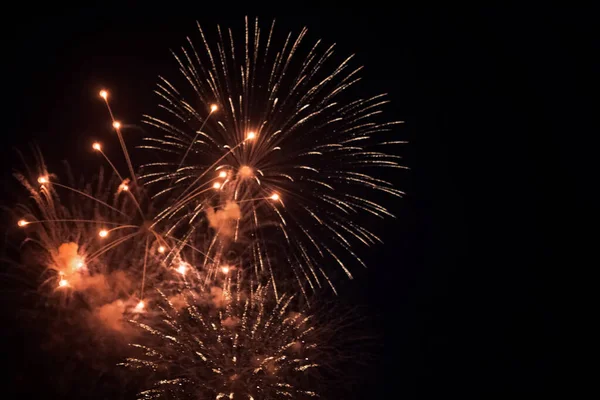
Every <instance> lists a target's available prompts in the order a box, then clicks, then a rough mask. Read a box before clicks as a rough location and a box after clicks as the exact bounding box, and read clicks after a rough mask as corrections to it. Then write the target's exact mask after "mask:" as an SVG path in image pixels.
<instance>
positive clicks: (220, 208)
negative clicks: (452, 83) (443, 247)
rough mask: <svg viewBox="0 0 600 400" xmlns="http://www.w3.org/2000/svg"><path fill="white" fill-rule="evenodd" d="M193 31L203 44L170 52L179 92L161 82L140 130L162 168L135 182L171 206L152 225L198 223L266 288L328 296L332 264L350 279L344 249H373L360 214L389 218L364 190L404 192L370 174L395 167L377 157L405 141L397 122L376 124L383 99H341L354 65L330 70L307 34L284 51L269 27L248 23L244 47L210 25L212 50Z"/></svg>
mask: <svg viewBox="0 0 600 400" xmlns="http://www.w3.org/2000/svg"><path fill="white" fill-rule="evenodd" d="M199 33H200V43H201V45H200V46H199V47H195V46H194V45H193V44H192V41H191V40H190V39H188V41H189V45H188V46H185V47H183V48H182V49H181V50H180V51H179V52H178V53H176V54H175V57H176V59H177V62H178V64H179V69H180V71H181V72H182V74H183V77H184V78H185V84H183V85H181V87H179V86H177V85H175V84H174V83H171V82H170V81H168V80H166V79H164V78H161V82H160V84H159V85H158V89H157V90H156V93H157V94H158V95H159V96H160V97H161V100H162V103H161V109H162V111H163V113H162V116H161V117H156V116H146V117H145V121H144V122H146V123H147V124H149V125H151V126H153V127H155V128H158V129H160V131H162V132H163V133H164V136H163V137H161V138H156V137H152V138H148V139H147V144H146V145H145V146H143V147H144V148H146V149H150V150H153V151H159V152H162V153H163V154H165V157H166V159H165V161H163V162H156V163H151V164H147V165H145V166H144V169H143V170H144V174H143V175H142V179H143V181H144V182H145V183H146V184H148V185H151V184H154V185H158V186H159V188H160V189H159V190H157V196H161V195H166V194H174V195H175V199H176V200H175V201H174V202H173V203H172V204H171V206H170V207H168V208H165V209H164V210H163V212H162V213H161V214H160V215H159V219H163V218H164V219H173V220H178V221H180V222H181V224H191V225H195V226H198V225H199V224H202V220H203V218H202V217H206V218H204V220H207V223H208V225H209V226H210V227H211V228H213V229H214V230H215V232H216V235H215V238H214V240H215V242H216V243H217V242H219V241H221V242H226V243H229V244H231V243H245V244H244V246H243V247H244V248H245V249H246V250H247V252H248V255H249V256H250V257H251V258H252V259H253V261H252V262H253V265H254V266H255V267H256V269H257V272H258V273H259V274H260V275H263V276H267V277H268V278H269V279H270V280H271V282H280V281H285V280H287V279H288V278H289V276H292V277H294V279H295V280H296V281H297V282H298V283H299V285H300V287H301V288H302V290H303V291H304V290H305V287H306V286H309V287H310V288H312V289H316V288H317V287H321V286H322V285H323V284H325V285H327V284H329V285H331V287H333V284H332V281H331V279H330V276H329V275H330V274H331V270H330V269H328V268H324V266H325V265H329V264H332V263H333V264H337V265H338V267H341V270H343V271H344V272H345V274H346V275H347V276H348V277H350V278H352V273H351V271H350V269H349V268H348V267H347V265H346V261H345V259H347V258H348V256H350V258H351V259H353V260H355V261H356V262H358V263H361V264H362V261H361V260H360V259H359V257H358V256H357V255H356V253H355V252H354V251H353V250H352V244H353V243H356V242H360V243H362V244H365V245H372V244H374V243H376V242H378V241H380V239H379V238H378V237H377V236H376V235H375V234H374V233H372V232H370V231H369V230H368V229H367V228H365V227H364V226H362V225H361V224H360V223H359V222H357V219H356V218H357V216H358V215H359V214H367V215H370V216H372V217H377V218H383V217H385V216H391V213H390V212H389V211H388V210H386V209H385V208H384V207H383V206H382V205H380V204H378V203H377V202H375V201H373V200H372V199H370V198H369V192H373V193H376V192H382V193H385V194H389V195H392V196H401V195H402V192H400V191H399V190H397V189H394V188H393V187H392V185H391V183H390V182H387V181H385V180H384V179H381V178H379V177H377V173H378V171H379V170H381V169H383V168H403V167H402V165H401V164H399V161H398V158H399V157H398V156H394V155H390V154H388V153H385V152H384V151H383V150H382V149H384V148H385V147H386V146H387V145H391V144H397V143H403V142H401V141H397V140H389V139H388V137H389V135H388V133H389V132H390V131H391V130H392V128H393V127H394V125H395V124H398V123H399V122H389V121H386V120H385V119H384V118H383V117H382V112H383V111H382V109H383V107H384V106H385V105H386V104H387V103H388V100H387V99H386V97H385V95H376V96H372V97H368V98H355V99H350V98H349V97H351V96H347V95H345V94H344V93H345V92H348V91H350V89H351V88H352V87H353V86H354V85H355V84H356V83H357V82H358V81H359V77H358V73H359V71H360V70H361V67H351V65H352V57H348V58H347V59H345V60H343V61H341V63H339V62H337V63H336V61H335V57H334V46H333V45H332V46H326V45H324V44H323V43H322V42H321V41H320V40H319V41H317V42H316V43H314V44H313V45H309V44H308V43H305V42H306V41H307V39H306V38H305V37H306V35H307V31H306V29H303V30H301V31H300V33H299V34H298V35H297V36H293V35H292V34H289V35H288V36H287V37H286V39H285V41H284V42H283V44H282V45H281V46H279V45H278V44H277V43H276V42H277V40H276V38H275V35H274V24H273V25H271V27H270V29H267V30H263V29H262V28H260V27H259V24H258V21H256V22H255V23H254V24H252V23H251V22H249V21H248V19H246V25H245V32H244V36H243V40H244V41H243V45H242V46H239V45H238V44H236V43H237V39H235V38H234V37H235V36H234V34H233V32H232V30H231V29H227V30H225V29H221V27H218V28H217V40H216V45H210V44H209V39H208V38H207V36H206V35H205V33H204V31H203V30H202V28H200V26H199ZM161 184H162V186H160V185H161ZM228 208H229V211H231V210H232V209H233V208H235V213H231V212H228ZM219 212H221V215H220V216H221V217H222V218H218V219H216V218H214V216H215V215H218V213H219ZM275 238H277V239H275ZM267 239H269V241H270V243H268V244H267ZM222 248H223V247H222V246H221V247H219V246H214V247H213V248H212V250H213V251H214V252H215V253H218V252H219V251H221V249H222ZM274 263H277V264H278V265H289V266H290V267H291V272H292V275H290V274H289V271H287V272H286V271H279V270H275V269H274V268H273V264H274ZM328 271H329V272H328ZM275 290H276V291H277V288H276V287H275ZM334 290H335V289H334Z"/></svg>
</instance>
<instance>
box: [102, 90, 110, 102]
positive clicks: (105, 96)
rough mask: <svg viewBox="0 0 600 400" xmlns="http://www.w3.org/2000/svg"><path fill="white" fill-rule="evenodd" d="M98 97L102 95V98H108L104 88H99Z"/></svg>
mask: <svg viewBox="0 0 600 400" xmlns="http://www.w3.org/2000/svg"><path fill="white" fill-rule="evenodd" d="M100 97H102V98H103V99H104V100H106V99H107V98H108V92H107V91H106V90H101V91H100Z"/></svg>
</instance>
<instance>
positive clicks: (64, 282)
mask: <svg viewBox="0 0 600 400" xmlns="http://www.w3.org/2000/svg"><path fill="white" fill-rule="evenodd" d="M68 284H69V281H67V280H66V279H61V280H60V281H59V282H58V286H60V287H65V286H67V285H68Z"/></svg>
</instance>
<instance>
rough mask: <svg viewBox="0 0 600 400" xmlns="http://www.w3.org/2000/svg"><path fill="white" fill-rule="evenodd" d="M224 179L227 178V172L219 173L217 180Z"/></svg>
mask: <svg viewBox="0 0 600 400" xmlns="http://www.w3.org/2000/svg"><path fill="white" fill-rule="evenodd" d="M226 177H227V172H226V171H221V172H219V178H226Z"/></svg>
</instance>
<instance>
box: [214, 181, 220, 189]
mask: <svg viewBox="0 0 600 400" xmlns="http://www.w3.org/2000/svg"><path fill="white" fill-rule="evenodd" d="M213 188H215V189H220V188H221V183H220V182H215V183H213Z"/></svg>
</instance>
